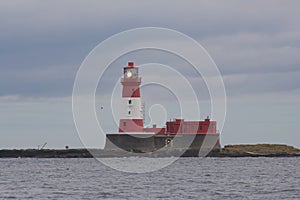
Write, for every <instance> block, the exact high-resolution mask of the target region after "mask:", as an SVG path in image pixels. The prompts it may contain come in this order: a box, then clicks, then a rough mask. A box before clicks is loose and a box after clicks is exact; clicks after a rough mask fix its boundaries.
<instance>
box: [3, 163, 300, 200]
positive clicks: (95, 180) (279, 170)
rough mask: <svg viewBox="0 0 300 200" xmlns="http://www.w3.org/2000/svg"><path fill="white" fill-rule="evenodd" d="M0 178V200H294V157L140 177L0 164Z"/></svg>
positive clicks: (299, 186)
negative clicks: (12, 199)
mask: <svg viewBox="0 0 300 200" xmlns="http://www.w3.org/2000/svg"><path fill="white" fill-rule="evenodd" d="M122 159H126V158H122ZM122 159H119V161H122ZM136 159H155V158H136ZM132 165H134V162H132ZM0 176H1V179H0V199H7V198H15V199H26V198H32V199H157V198H160V199H264V200H267V199H272V200H273V199H300V158H205V159H201V158H181V159H179V160H178V161H176V162H175V163H173V164H172V165H170V166H168V167H166V168H164V169H162V170H159V171H155V172H151V173H145V174H132V173H124V172H119V171H116V170H113V169H111V168H109V167H106V166H104V165H103V164H100V163H99V162H97V161H96V160H94V159H23V158H22V159H0Z"/></svg>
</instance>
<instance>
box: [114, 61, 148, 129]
mask: <svg viewBox="0 0 300 200" xmlns="http://www.w3.org/2000/svg"><path fill="white" fill-rule="evenodd" d="M138 72H139V71H138V67H137V66H134V63H133V62H129V63H128V66H126V67H124V76H123V78H122V79H121V83H122V85H123V91H122V99H123V105H122V109H123V111H122V115H121V118H120V124H119V132H143V129H144V124H143V110H142V104H141V94H140V85H141V78H140V77H139V73H138Z"/></svg>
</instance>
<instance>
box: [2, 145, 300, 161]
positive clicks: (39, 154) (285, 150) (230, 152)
mask: <svg viewBox="0 0 300 200" xmlns="http://www.w3.org/2000/svg"><path fill="white" fill-rule="evenodd" d="M93 155H95V156H96V157H126V156H128V155H129V154H128V155H127V154H126V152H123V153H120V152H115V151H106V150H101V149H42V150H38V149H9V150H0V158H92V157H93ZM166 156H168V155H167V154H166ZM296 156H300V149H297V148H295V147H292V146H288V145H283V144H254V145H249V144H247V145H246V144H243V145H225V146H224V147H223V148H222V150H221V151H219V152H216V151H215V152H211V153H210V154H208V157H296Z"/></svg>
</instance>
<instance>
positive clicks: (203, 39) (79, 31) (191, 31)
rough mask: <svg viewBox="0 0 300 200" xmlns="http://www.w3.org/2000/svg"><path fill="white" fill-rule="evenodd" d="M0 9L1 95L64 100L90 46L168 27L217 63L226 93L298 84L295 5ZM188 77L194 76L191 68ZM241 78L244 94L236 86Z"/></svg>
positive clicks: (68, 4) (299, 41)
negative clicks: (191, 40) (123, 34)
mask: <svg viewBox="0 0 300 200" xmlns="http://www.w3.org/2000/svg"><path fill="white" fill-rule="evenodd" d="M0 5H1V6H0V27H1V33H0V42H1V45H0V52H1V54H0V69H1V74H0V91H1V92H0V95H1V96H9V95H19V96H22V97H24V96H34V97H36V98H37V97H45V96H48V97H57V96H69V95H70V94H71V92H72V86H73V81H74V79H75V74H76V71H77V69H78V68H79V66H80V63H81V62H82V61H83V59H84V57H85V56H86V55H87V54H88V52H89V51H90V50H91V49H92V48H93V47H94V46H96V45H97V44H98V43H99V42H101V41H103V40H104V39H106V38H107V37H109V36H111V35H112V34H115V33H118V32H120V31H123V30H126V29H130V28H134V27H143V26H161V27H167V28H173V29H175V30H179V31H181V32H183V33H185V34H187V35H189V36H191V37H193V38H195V39H197V40H198V41H199V42H200V43H201V44H203V45H204V47H205V48H207V49H208V51H209V53H210V54H211V55H212V57H213V59H214V60H215V61H216V63H217V65H218V66H219V69H220V71H221V73H222V74H223V75H224V79H225V83H226V86H227V88H228V91H229V95H230V96H231V95H239V94H241V95H242V94H244V93H245V92H246V93H247V92H249V93H251V94H253V93H260V91H261V90H262V89H261V88H262V86H261V84H262V85H263V86H264V87H263V88H264V91H267V92H268V91H270V92H276V91H278V92H281V91H284V90H290V89H291V88H293V89H294V88H295V87H297V86H295V83H298V82H297V77H296V76H292V73H289V72H295V74H298V70H299V64H300V63H299V57H300V50H299V47H300V36H299V35H300V34H299V33H300V24H299V23H298V21H297V19H298V18H299V15H300V14H299V12H298V8H299V5H300V2H297V1H285V2H284V3H283V2H282V1H276V0H275V1H274V0H272V1H271V0H270V1H269V0H267V1H258V0H257V1H251V2H239V1H231V2H228V1H218V2H216V1H188V2H182V1H172V2H171V1H163V2H161V1H151V2H140V1H122V2H118V3H116V2H115V1H89V2H88V3H87V2H82V1H51V3H50V2H41V1H35V0H32V1H30V0H29V1H26V2H17V1H1V3H0ZM161 60H163V59H161ZM273 73H280V75H278V76H277V75H276V76H275V75H273ZM249 74H253V75H249ZM186 75H187V76H188V77H193V75H192V73H190V71H186ZM274 76H275V77H274ZM249 77H251V78H253V79H251V80H250V78H249ZM274 78H275V79H274ZM237 80H240V82H237ZM253 80H255V81H258V82H257V83H260V84H259V85H258V84H255V82H251V81H253ZM282 80H285V81H284V82H282ZM243 81H246V82H247V83H248V84H247V87H246V89H247V90H241V89H239V87H241V83H244V82H243ZM249 83H250V84H249ZM251 83H253V84H251ZM265 83H268V84H265ZM242 88H243V87H242Z"/></svg>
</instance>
